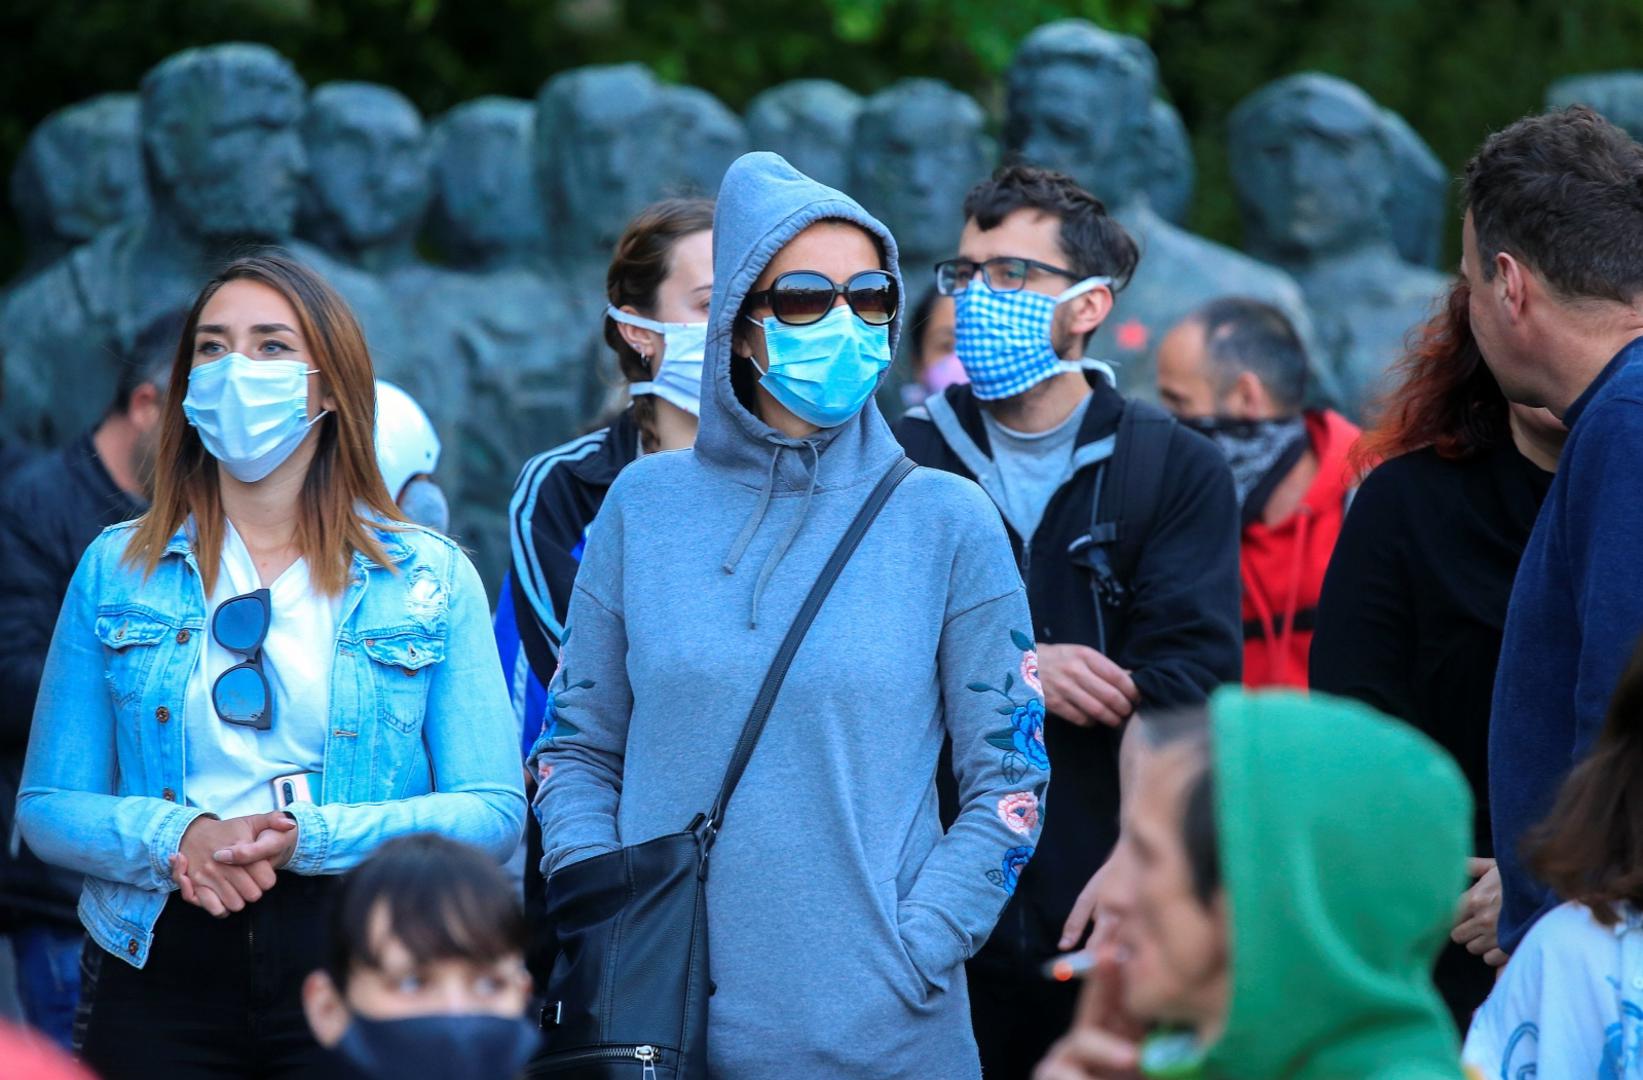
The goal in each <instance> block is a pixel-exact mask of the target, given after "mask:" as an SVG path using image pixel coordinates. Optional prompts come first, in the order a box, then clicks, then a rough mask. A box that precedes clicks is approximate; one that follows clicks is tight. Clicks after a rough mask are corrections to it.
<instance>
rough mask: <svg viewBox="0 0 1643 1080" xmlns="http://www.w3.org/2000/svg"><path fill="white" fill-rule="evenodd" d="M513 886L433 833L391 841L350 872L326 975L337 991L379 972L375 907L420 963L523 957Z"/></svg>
mask: <svg viewBox="0 0 1643 1080" xmlns="http://www.w3.org/2000/svg"><path fill="white" fill-rule="evenodd" d="M514 893H515V889H514V886H513V883H512V882H510V881H509V880H508V878H507V877H506V876H505V875H504V874H503V873H502V870H501V868H500V867H498V866H497V865H496V863H494V862H493V861H491V859H490V858H488V857H487V856H486V855H485V854H484V853H483V852H481V851H480V850H479V849H478V848H475V847H472V846H470V845H468V844H462V843H458V842H457V841H455V840H448V839H446V838H445V837H443V836H438V835H435V834H433V833H419V834H417V835H414V836H402V837H398V838H396V839H393V840H390V841H388V842H387V843H385V844H383V845H382V846H381V847H380V848H378V849H377V850H376V853H375V854H373V855H372V856H371V857H370V858H369V859H366V860H365V861H364V862H363V863H361V864H360V865H359V866H357V867H356V868H354V869H353V870H352V871H350V872H349V873H348V874H347V875H346V876H345V877H344V878H343V879H342V885H341V888H339V889H338V890H337V894H336V896H335V898H334V901H333V905H332V907H331V921H330V942H329V946H328V949H327V952H326V959H325V970H326V972H327V973H328V974H329V975H330V976H331V980H332V981H333V982H334V983H336V985H337V989H338V990H346V989H347V986H348V976H349V975H350V974H351V973H352V972H353V971H355V970H356V969H359V968H380V967H381V966H382V958H381V957H380V956H378V955H377V953H376V949H377V947H378V946H379V945H380V944H381V943H380V942H379V941H372V939H371V916H372V913H373V912H375V911H376V910H377V908H378V907H379V906H380V907H381V908H382V910H383V911H384V913H385V914H386V915H387V917H388V918H387V927H388V930H389V932H390V933H391V934H392V935H393V936H394V937H395V938H396V939H398V940H399V941H400V942H401V943H403V944H404V946H405V948H406V949H407V950H408V951H409V952H410V954H411V955H412V956H413V957H415V958H416V960H417V962H419V963H425V962H428V961H431V960H467V961H472V962H473V963H476V964H489V963H494V962H495V961H497V960H500V959H502V958H503V957H506V956H509V955H513V954H518V955H521V956H523V955H524V952H525V937H526V927H525V913H524V910H523V909H522V908H521V906H520V902H519V898H518V897H517V896H515V895H514Z"/></svg>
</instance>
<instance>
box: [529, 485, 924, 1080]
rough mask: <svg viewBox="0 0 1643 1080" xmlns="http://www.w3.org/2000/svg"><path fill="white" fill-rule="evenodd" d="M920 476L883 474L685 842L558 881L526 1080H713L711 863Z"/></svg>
mask: <svg viewBox="0 0 1643 1080" xmlns="http://www.w3.org/2000/svg"><path fill="white" fill-rule="evenodd" d="M913 467H914V466H913V463H912V462H911V461H910V460H908V459H907V458H902V459H901V460H900V461H898V462H897V463H896V464H895V466H894V467H893V468H891V469H890V471H889V472H888V473H886V474H885V476H884V478H883V479H882V480H880V481H879V482H878V485H877V486H876V487H874V489H873V492H872V494H870V495H869V496H868V497H867V502H866V503H865V504H863V506H862V508H861V510H860V511H859V512H858V513H857V514H856V517H855V520H854V521H852V522H851V523H850V527H849V528H848V529H847V530H845V533H844V537H843V538H842V539H841V540H840V541H839V545H838V547H837V548H835V549H834V551H833V554H832V556H831V557H830V558H829V559H828V560H827V564H826V565H825V566H824V567H822V572H821V575H820V576H819V577H817V578H816V583H815V585H813V586H811V589H810V593H809V595H808V596H806V597H805V600H804V604H803V605H802V606H801V607H800V608H799V613H798V615H797V616H795V617H794V619H793V625H792V626H791V627H789V628H788V631H787V636H786V637H785V638H784V639H783V640H782V644H781V648H779V649H778V650H777V651H776V658H775V660H773V661H772V662H771V664H770V670H769V672H768V673H767V674H766V675H765V678H764V683H763V685H762V686H760V688H759V694H758V697H756V698H755V699H754V700H753V708H752V710H751V711H750V712H749V713H748V717H747V723H746V724H744V725H743V726H742V734H741V737H740V738H739V739H738V740H737V742H736V750H735V752H734V753H733V754H732V755H731V758H730V764H729V765H728V766H727V767H726V769H725V775H724V780H723V781H722V782H721V783H720V785H719V794H718V797H717V798H715V799H714V800H713V807H712V809H710V810H708V811H707V812H706V813H700V814H697V815H696V816H695V817H694V818H693V819H692V820H691V822H690V824H689V825H687V826H686V827H685V829H684V831H683V832H677V833H670V834H669V835H667V836H659V837H657V838H656V839H654V840H649V841H646V842H645V843H643V844H635V845H633V846H632V847H624V848H621V849H619V850H616V851H612V852H608V853H607V854H604V855H596V856H594V857H593V858H591V859H585V860H583V861H581V862H578V863H573V864H571V865H570V866H566V867H564V868H562V869H560V870H556V871H554V873H553V875H552V876H551V877H550V878H549V879H548V883H547V907H548V920H549V923H550V924H551V925H552V926H553V928H554V936H555V938H556V939H557V943H558V947H559V956H558V959H557V960H556V961H555V962H554V965H553V972H552V974H551V975H549V977H548V986H547V995H546V996H547V1002H548V1004H547V1005H546V1007H545V1008H544V1009H543V1013H542V1026H543V1029H544V1035H543V1044H544V1045H543V1049H542V1051H541V1052H540V1053H539V1054H538V1055H537V1056H536V1058H535V1059H534V1060H533V1061H532V1062H531V1065H530V1067H529V1068H528V1069H527V1071H526V1075H527V1076H529V1077H532V1078H536V1077H543V1078H548V1077H551V1078H553V1080H706V1078H707V1075H708V1073H707V999H708V996H709V995H710V994H711V993H712V992H713V983H712V980H711V978H710V977H709V973H708V963H707V957H708V943H707V895H706V885H707V864H708V854H709V852H711V851H712V849H713V841H714V839H715V838H716V837H717V836H718V834H719V830H720V829H721V828H723V826H724V816H725V807H726V805H727V804H728V803H729V802H730V797H731V795H733V794H734V793H735V791H736V784H737V783H738V782H739V781H740V780H741V778H742V772H743V771H744V770H745V769H746V768H747V762H748V759H749V758H751V757H752V756H753V748H754V747H755V746H756V745H757V744H758V741H759V735H760V733H761V732H762V731H763V730H764V725H765V721H766V720H768V719H769V717H770V710H771V708H772V707H773V706H774V705H775V703H776V695H777V694H778V693H779V692H780V691H781V688H782V681H783V680H784V679H785V678H786V677H787V669H788V668H789V667H790V666H791V665H792V663H793V657H794V654H796V653H797V652H798V651H799V645H800V644H801V643H803V641H804V636H805V633H806V632H807V631H808V630H809V629H810V624H811V623H812V622H813V621H814V620H815V618H816V613H817V611H819V610H820V609H821V606H822V602H823V601H824V600H826V599H827V594H828V592H830V591H831V590H832V588H833V583H834V582H835V581H837V580H838V576H839V573H840V571H842V570H843V569H844V566H845V564H846V563H848V562H849V561H850V556H851V555H852V554H854V552H855V550H856V547H857V546H858V545H859V544H860V543H861V538H862V537H863V536H864V535H865V534H866V532H867V530H868V528H869V527H870V526H871V525H872V524H873V519H874V518H876V517H877V516H878V513H879V510H880V509H882V508H883V506H884V504H885V502H886V501H887V500H888V499H889V498H890V494H891V492H893V491H895V489H896V487H897V486H898V485H899V484H900V483H901V482H902V481H903V480H904V479H906V478H907V475H908V474H909V473H911V472H912V471H913Z"/></svg>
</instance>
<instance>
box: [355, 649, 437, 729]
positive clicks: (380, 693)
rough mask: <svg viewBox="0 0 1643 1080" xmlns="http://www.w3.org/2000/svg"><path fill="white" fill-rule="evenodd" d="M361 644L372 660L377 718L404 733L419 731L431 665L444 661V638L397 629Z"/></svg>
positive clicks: (426, 700) (425, 702)
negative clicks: (378, 716) (379, 717)
mask: <svg viewBox="0 0 1643 1080" xmlns="http://www.w3.org/2000/svg"><path fill="white" fill-rule="evenodd" d="M360 645H361V647H362V648H363V649H364V650H365V655H367V656H369V657H370V658H371V661H372V663H371V668H372V674H373V675H374V681H375V683H376V689H377V704H378V713H379V715H380V716H381V717H382V718H383V719H384V720H386V721H387V722H388V723H389V724H390V725H391V726H392V727H394V728H395V729H397V730H399V731H402V732H405V733H406V734H411V733H414V732H417V731H420V730H421V729H422V716H423V713H424V711H425V710H426V708H427V703H428V680H429V679H430V678H431V677H432V675H433V670H432V669H433V665H435V664H439V663H442V662H443V661H444V660H445V639H444V638H443V637H440V636H436V635H434V634H431V633H429V632H428V631H426V630H418V629H414V628H396V629H393V630H385V631H380V632H375V633H372V634H370V635H368V636H367V637H365V638H363V639H362V640H361V642H360Z"/></svg>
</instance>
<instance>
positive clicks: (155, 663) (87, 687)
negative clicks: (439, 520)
mask: <svg viewBox="0 0 1643 1080" xmlns="http://www.w3.org/2000/svg"><path fill="white" fill-rule="evenodd" d="M133 530H134V523H132V522H126V523H125V524H121V525H114V526H111V527H110V528H108V529H105V530H104V531H103V534H102V535H101V536H99V537H98V538H97V539H96V540H95V541H93V542H92V544H91V547H90V548H88V549H87V550H86V553H85V556H84V557H83V558H82V559H81V560H80V566H79V569H77V570H76V571H75V574H74V580H73V582H72V583H71V584H70V586H69V591H68V597H67V599H66V600H65V601H64V603H63V608H62V611H61V613H60V614H59V616H58V619H57V630H56V633H55V635H54V636H53V638H52V642H51V652H50V654H49V655H48V656H47V658H46V668H45V675H44V677H43V678H42V679H41V682H40V696H39V701H38V703H37V704H36V706H35V710H34V726H33V729H32V731H31V734H30V738H29V751H28V759H27V761H26V763H25V765H24V768H23V782H22V788H21V790H20V792H19V795H18V800H17V823H18V827H19V828H20V829H21V831H22V834H23V837H24V839H26V840H27V841H28V844H29V846H30V847H31V848H33V849H34V851H35V852H36V853H37V854H38V855H39V856H40V857H41V858H42V859H44V860H46V861H47V862H51V863H55V864H57V865H60V866H65V867H68V868H70V869H73V870H79V871H81V872H83V873H84V874H85V875H86V879H85V888H84V891H83V892H82V893H81V896H80V920H81V922H83V923H84V924H85V926H86V929H87V931H88V932H89V933H90V934H91V937H92V938H93V940H95V941H96V942H97V943H98V944H99V945H101V946H102V947H103V948H104V949H107V950H108V951H109V952H111V953H113V954H114V955H116V956H118V957H120V958H121V959H123V960H126V961H128V962H129V963H131V964H133V965H134V966H136V967H142V966H143V965H144V964H145V963H146V962H147V960H148V950H149V947H150V944H151V942H152V930H153V927H154V923H155V920H157V919H158V918H159V916H160V911H161V909H163V908H164V907H165V903H166V898H167V896H168V895H169V893H171V892H172V891H173V889H174V886H173V884H172V881H171V874H170V869H169V866H168V862H169V859H170V857H171V856H172V855H173V854H174V853H175V852H176V851H177V846H178V844H179V842H180V841H181V839H182V835H183V831H184V830H185V829H187V828H188V826H189V824H190V823H191V822H192V821H193V820H194V819H195V818H196V817H199V816H200V815H201V814H203V813H205V811H203V810H200V809H197V808H194V807H191V806H189V805H188V767H187V761H188V755H187V747H186V745H185V742H184V727H185V725H184V723H183V717H182V710H183V708H184V701H185V700H186V695H187V688H188V680H189V678H190V676H191V675H192V674H193V672H194V666H195V665H196V664H197V663H199V660H200V652H201V649H202V648H203V646H204V642H205V635H206V633H208V630H207V621H208V620H207V612H206V610H205V592H204V588H203V585H202V581H201V578H200V573H199V565H198V563H197V562H196V561H195V558H194V554H193V552H192V550H190V545H189V539H188V537H189V526H188V525H185V526H184V528H183V529H182V530H179V532H178V533H177V535H176V536H174V537H172V539H171V543H170V545H169V546H168V547H167V548H166V554H165V557H164V558H162V559H161V561H160V565H159V567H158V568H157V569H156V570H155V571H154V573H153V575H152V576H150V577H148V578H147V579H146V580H145V579H144V576H143V572H142V570H141V569H140V568H138V567H132V566H129V565H127V564H125V563H124V562H123V560H122V555H123V553H124V552H125V549H126V544H127V543H128V542H129V540H130V538H131V536H132V533H133ZM378 535H379V538H380V539H381V541H382V543H383V545H384V549H385V551H386V553H387V555H388V558H389V561H390V562H391V563H392V564H393V566H392V567H382V566H379V565H377V564H376V563H375V562H373V561H371V560H370V559H367V558H366V557H365V556H363V555H359V554H356V555H355V556H354V560H353V566H352V568H351V574H350V581H349V584H348V588H347V591H346V592H345V594H344V597H343V602H342V609H341V617H340V619H339V620H338V623H337V639H336V642H335V644H334V648H335V649H336V658H335V662H334V664H333V665H332V671H331V716H330V721H329V726H330V731H329V732H328V733H327V734H326V738H325V759H324V761H325V766H324V774H323V780H322V783H321V785H320V789H319V791H318V792H316V793H315V798H316V799H317V800H318V801H317V804H304V803H298V804H296V805H294V806H293V807H291V812H292V814H293V815H294V816H295V817H296V819H297V845H296V850H295V851H294V852H293V853H292V856H291V860H290V863H289V864H288V866H287V867H286V868H287V869H288V870H291V871H293V872H295V873H298V874H336V873H341V872H342V871H345V870H347V869H349V868H350V867H352V866H354V865H356V864H357V863H359V862H360V861H361V860H363V859H364V858H365V857H366V856H368V855H370V854H371V852H372V851H373V850H375V848H376V847H377V846H378V845H379V844H381V843H382V842H383V841H384V840H388V839H390V838H392V837H394V836H399V835H402V834H406V833H416V832H438V833H442V834H444V835H446V836H449V837H452V838H454V839H457V840H463V841H466V842H468V843H471V844H475V845H477V846H478V847H480V848H482V849H483V850H485V851H488V852H490V853H491V854H492V855H494V856H495V857H496V859H497V861H498V862H502V861H504V860H505V859H507V858H508V856H509V855H510V854H511V853H512V852H513V850H514V847H515V845H516V844H517V843H518V841H519V836H520V830H521V828H522V827H523V824H524V820H525V799H524V786H523V777H522V774H521V771H520V768H519V759H518V756H517V750H516V749H515V743H516V741H517V740H516V738H515V732H514V719H513V711H512V709H511V707H510V705H509V702H508V691H507V687H506V684H505V683H504V680H503V676H502V668H501V664H500V662H499V661H498V659H497V653H496V646H495V644H494V642H493V641H492V639H491V634H490V615H489V612H488V610H487V606H486V599H485V591H484V588H483V586H482V585H481V584H480V581H479V575H478V574H477V573H475V571H474V568H473V565H472V564H471V563H470V562H469V561H468V559H467V557H466V556H464V555H463V554H462V552H461V551H460V550H459V549H458V548H457V546H456V545H455V544H453V543H452V542H451V541H449V540H447V539H445V538H444V537H442V536H439V535H438V534H436V533H433V532H430V531H427V530H424V529H420V528H408V529H405V530H404V531H382V532H380V533H379V534H378Z"/></svg>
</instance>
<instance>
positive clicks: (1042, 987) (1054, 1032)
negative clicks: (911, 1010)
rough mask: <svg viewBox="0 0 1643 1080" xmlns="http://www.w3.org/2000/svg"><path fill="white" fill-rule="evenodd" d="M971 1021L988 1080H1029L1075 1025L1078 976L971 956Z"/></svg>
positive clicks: (983, 1073) (1079, 984)
mask: <svg viewBox="0 0 1643 1080" xmlns="http://www.w3.org/2000/svg"><path fill="white" fill-rule="evenodd" d="M965 975H966V977H967V979H968V981H969V986H970V1021H971V1024H972V1026H973V1027H974V1028H975V1034H976V1047H977V1049H979V1050H980V1051H981V1075H982V1076H985V1077H986V1078H987V1080H1030V1078H1031V1076H1032V1074H1033V1069H1034V1068H1036V1067H1037V1065H1038V1063H1039V1062H1040V1061H1042V1060H1043V1058H1044V1055H1045V1054H1046V1053H1048V1052H1049V1049H1050V1046H1051V1045H1052V1044H1053V1043H1054V1042H1055V1041H1056V1040H1057V1039H1059V1038H1061V1036H1063V1035H1065V1034H1066V1033H1067V1029H1068V1028H1069V1027H1071V1026H1072V1020H1073V1011H1074V1009H1075V1007H1076V1006H1077V1004H1078V991H1079V987H1081V986H1082V985H1083V984H1082V983H1080V982H1078V981H1076V980H1075V981H1073V982H1066V983H1058V982H1051V981H1050V980H1048V979H1045V978H1042V977H1040V976H1039V975H1038V973H1037V972H1033V971H1029V972H1026V973H1024V974H1020V975H1017V974H1013V973H1011V974H1006V973H1005V972H1003V971H1001V970H1000V967H999V966H998V965H994V964H978V963H976V962H974V961H971V962H970V963H969V964H967V965H966V966H965Z"/></svg>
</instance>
